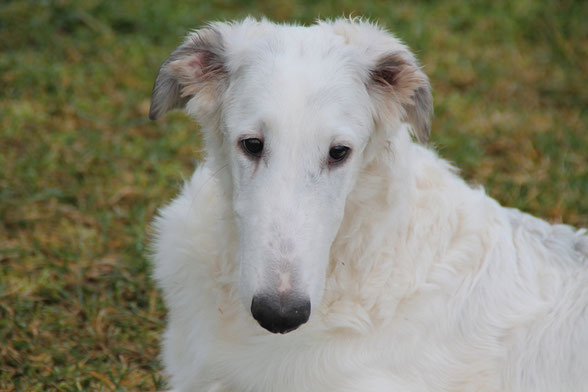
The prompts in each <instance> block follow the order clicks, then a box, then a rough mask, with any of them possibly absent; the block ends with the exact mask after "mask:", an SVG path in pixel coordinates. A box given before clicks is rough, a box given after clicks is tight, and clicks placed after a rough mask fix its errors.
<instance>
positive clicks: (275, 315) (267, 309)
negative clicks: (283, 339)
mask: <svg viewBox="0 0 588 392" xmlns="http://www.w3.org/2000/svg"><path fill="white" fill-rule="evenodd" d="M251 314H252V315H253V318H254V319H255V320H257V322H258V323H259V325H261V326H262V327H263V328H265V329H267V330H268V331H270V332H272V333H288V332H291V331H293V330H295V329H296V328H298V327H299V326H301V325H302V324H304V323H305V322H307V321H308V318H309V317H310V300H309V299H306V298H299V297H293V296H292V295H284V294H277V295H267V294H262V295H255V296H254V297H253V300H252V301H251Z"/></svg>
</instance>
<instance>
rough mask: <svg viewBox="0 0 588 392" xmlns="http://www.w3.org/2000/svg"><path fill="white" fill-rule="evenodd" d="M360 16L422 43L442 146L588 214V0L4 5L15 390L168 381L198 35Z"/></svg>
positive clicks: (48, 1)
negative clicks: (174, 247)
mask: <svg viewBox="0 0 588 392" xmlns="http://www.w3.org/2000/svg"><path fill="white" fill-rule="evenodd" d="M352 12H353V13H354V14H356V15H366V16H369V17H372V18H373V19H375V20H378V21H380V22H382V23H384V24H385V25H386V26H388V27H389V28H390V29H391V30H393V31H395V32H396V33H397V34H398V35H399V36H400V37H402V38H403V39H404V40H405V41H406V42H407V43H408V44H409V45H410V46H411V47H412V48H413V49H414V50H415V51H416V52H417V54H418V56H419V57H420V59H421V62H422V64H423V65H424V67H425V71H426V72H427V73H428V75H429V76H430V78H431V82H432V85H433V87H434V91H435V93H434V94H435V100H436V103H435V111H436V117H435V119H434V122H433V124H434V125H433V143H434V144H435V145H436V146H437V147H438V149H439V150H440V151H441V154H442V155H444V156H445V157H447V158H449V159H450V160H452V161H454V162H455V163H456V164H457V165H458V166H459V167H461V168H462V169H463V174H464V176H465V177H466V178H467V179H468V180H469V181H471V182H474V183H478V184H482V185H484V186H485V187H486V189H487V191H488V193H489V194H491V195H492V196H493V197H495V198H497V199H498V200H500V201H501V202H502V203H503V204H505V205H508V206H512V207H518V208H522V209H523V210H525V211H528V212H530V213H532V214H535V215H538V216H540V217H543V218H545V219H548V220H550V221H553V222H561V221H564V222H567V223H570V224H573V225H576V226H584V227H585V226H588V197H587V196H586V195H587V194H588V159H587V152H588V133H587V132H586V123H587V114H586V107H588V95H587V90H586V85H587V78H586V75H588V25H587V24H586V23H585V16H586V15H588V3H587V2H579V1H572V0H562V1H557V2H556V1H544V2H538V1H533V0H521V1H517V2H509V1H507V0H497V1H484V2H482V1H472V2H467V3H466V2H462V1H458V0H448V1H445V2H437V1H413V2H397V3H391V2H387V1H382V0H380V1H373V2H365V1H359V0H354V1H352V0H342V1H339V2H335V1H333V0H328V1H321V2H317V1H310V0H305V1H302V2H294V1H293V0H285V1H280V2H270V1H262V0H259V1H257V0H241V1H230V0H213V1H210V2H204V1H202V2H197V3H196V4H190V2H188V1H177V2H164V1H160V0H148V1H139V0H130V1H97V0H90V1H85V2H76V1H73V0H72V1H69V0H55V1H52V0H45V1H32V0H30V1H27V0H20V1H8V2H2V3H1V4H0V390H1V391H154V390H156V389H161V388H164V387H165V384H164V381H163V377H162V375H161V365H160V362H159V360H158V352H159V348H158V344H159V336H160V333H161V330H162V328H163V326H164V318H165V309H164V308H163V305H162V303H161V299H160V296H159V293H158V292H157V290H156V289H155V288H154V285H153V282H152V281H151V280H150V279H149V264H148V260H147V258H146V253H147V251H146V247H147V243H148V237H149V236H148V225H149V222H150V220H151V218H152V217H153V215H154V214H155V212H156V209H157V208H158V207H159V206H161V205H162V204H164V203H165V202H166V201H167V200H169V199H170V198H171V197H172V196H173V195H174V194H175V193H176V192H177V190H178V187H179V185H180V184H181V182H182V179H183V178H184V177H186V176H188V175H189V174H190V171H191V170H192V169H193V167H194V165H195V162H196V160H197V159H198V158H199V153H198V148H199V135H198V132H197V126H196V125H195V124H193V123H192V122H190V121H189V120H188V119H187V118H186V116H184V115H183V114H181V113H173V114H171V115H169V116H167V117H166V118H165V119H164V120H163V121H161V122H158V123H152V122H149V121H148V120H147V112H148V108H149V100H150V90H151V86H152V83H153V80H154V78H155V75H156V73H157V70H158V67H159V64H160V63H161V61H162V60H163V59H164V58H165V57H166V56H167V54H168V53H169V52H170V51H171V50H172V49H173V48H174V47H175V46H176V45H177V44H178V43H179V42H180V40H181V37H182V36H183V35H184V34H185V33H186V32H187V31H188V30H189V29H191V28H194V27H197V26H200V25H202V24H203V23H204V22H205V21H208V20H211V19H233V18H240V17H243V16H245V15H247V14H252V15H261V14H264V15H267V16H268V17H270V18H272V19H275V20H280V21H292V20H298V21H301V22H304V23H308V22H311V21H312V20H314V19H315V18H316V17H317V16H319V15H320V16H323V17H333V16H340V15H343V14H349V13H352Z"/></svg>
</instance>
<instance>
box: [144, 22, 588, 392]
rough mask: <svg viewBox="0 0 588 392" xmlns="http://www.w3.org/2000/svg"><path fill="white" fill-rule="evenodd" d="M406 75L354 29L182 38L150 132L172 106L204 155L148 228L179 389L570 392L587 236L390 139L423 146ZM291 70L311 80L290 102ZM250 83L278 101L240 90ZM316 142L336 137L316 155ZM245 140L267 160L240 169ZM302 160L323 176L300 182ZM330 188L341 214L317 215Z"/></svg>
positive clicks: (422, 90)
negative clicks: (200, 136) (281, 312)
mask: <svg viewBox="0 0 588 392" xmlns="http://www.w3.org/2000/svg"><path fill="white" fill-rule="evenodd" d="M317 42H318V43H317ZM186 45H188V46H190V45H196V46H195V47H192V49H190V48H187V47H186ZM203 47H204V49H202V48H203ZM350 47H351V48H350ZM341 48H343V49H341ZM357 48H366V50H364V51H363V52H361V53H362V54H361V55H360V54H359V53H358V52H352V51H351V52H348V51H349V50H357ZM315 52H316V54H318V56H315V55H314V54H313V53H315ZM388 52H389V53H392V57H390V56H388V57H387V58H386V53H388ZM309 53H311V54H309ZM399 53H400V55H399ZM353 55H356V56H358V58H359V59H354V60H353V61H355V62H356V63H353V64H352V63H351V62H350V63H349V64H347V66H346V68H345V69H341V70H339V71H338V73H337V74H334V71H333V69H332V68H329V67H330V66H331V65H329V66H325V67H324V69H320V67H321V64H323V63H322V62H327V63H328V64H331V63H329V61H331V60H330V57H329V56H331V57H333V64H336V63H337V62H344V61H346V60H345V59H348V60H349V61H351V60H350V59H352V58H353V57H354V56H353ZM309 56H310V59H309ZM346 56H348V57H346ZM361 56H364V58H361ZM398 56H400V57H398ZM383 57H384V59H383V60H382V58H383ZM297 58H300V59H301V60H300V62H299V63H297V62H296V61H297V60H296V59H297ZM268 60H269V61H270V62H271V63H272V67H271V71H270V68H268V67H267V66H266V64H267V63H268ZM285 60H286V61H285ZM260 64H263V65H260ZM415 64H416V63H415V62H414V58H413V57H412V56H411V55H410V54H409V52H407V50H406V48H405V47H404V46H403V45H401V44H400V43H399V42H398V41H396V40H395V39H394V38H392V37H391V36H389V35H388V34H387V33H384V32H383V31H381V30H379V29H377V28H376V27H374V26H372V25H369V24H366V23H364V22H356V21H345V20H340V21H336V22H332V23H322V24H319V25H317V26H313V27H310V28H303V27H291V26H276V25H273V24H271V23H269V22H266V21H262V22H256V21H252V20H249V19H248V20H245V21H244V22H241V23H239V24H233V25H229V24H217V25H213V26H212V27H211V28H210V29H209V30H205V31H204V30H203V31H201V32H199V35H198V37H197V40H196V39H195V38H191V39H190V40H189V41H187V42H186V44H185V45H184V46H182V47H180V48H179V49H178V50H177V51H176V52H174V54H172V56H170V59H169V60H168V61H167V62H166V63H164V65H163V66H162V71H161V72H160V76H159V77H158V81H157V82H156V87H155V90H154V101H153V105H152V113H151V114H152V117H154V118H157V117H159V116H161V115H162V114H163V113H165V111H167V110H169V109H172V108H174V107H180V106H183V105H186V104H187V109H188V111H189V112H190V113H191V114H194V115H196V116H198V118H199V119H200V121H201V122H202V125H203V128H204V135H205V145H206V150H207V152H208V154H209V155H208V158H207V160H206V162H204V163H203V164H202V165H201V166H200V167H199V168H198V169H197V170H196V172H195V173H194V175H193V177H192V178H191V180H190V181H188V183H187V184H186V186H185V187H184V189H183V191H182V193H181V194H180V196H179V197H178V198H177V199H176V200H175V201H174V202H173V203H172V204H171V205H169V206H168V207H166V208H164V209H163V210H162V211H161V216H160V218H158V220H157V221H156V224H155V227H156V230H157V239H156V241H155V256H154V260H155V277H156V279H157V281H158V283H159V285H160V287H161V288H162V290H163V293H164V296H165V300H166V303H167V305H168V307H169V325H168V328H167V332H166V334H165V342H164V361H165V365H166V370H167V371H168V373H169V374H170V375H171V381H172V385H173V387H174V388H176V390H177V391H179V392H187V391H223V392H245V391H252V392H253V391H254V392H262V391H268V392H269V391H280V392H287V391H349V392H351V391H355V392H360V391H361V392H370V391H378V392H383V391H390V392H392V391H587V390H588V264H587V262H588V236H587V235H586V233H585V231H583V230H580V231H575V230H574V229H573V228H571V227H569V226H564V225H555V226H552V225H549V224H548V223H546V222H544V221H542V220H539V219H536V218H533V217H531V216H529V215H527V214H524V213H521V212H520V211H518V210H514V209H507V208H503V207H501V206H500V205H498V204H497V203H496V202H495V201H494V200H492V199H491V198H489V197H487V196H486V195H485V194H484V192H483V190H481V189H472V188H471V187H469V186H468V185H467V184H466V183H465V182H464V181H463V180H462V179H461V178H459V177H458V176H457V175H456V173H455V170H454V169H453V168H452V167H451V166H450V165H449V164H448V163H447V162H445V161H444V160H442V159H440V158H439V157H437V155H436V154H435V153H434V152H433V151H431V150H429V149H427V148H425V147H423V146H421V145H419V144H417V143H415V142H413V141H412V139H411V137H410V134H409V130H408V127H407V126H406V125H404V123H405V122H408V123H410V124H411V126H412V129H413V132H414V133H415V134H416V136H417V138H419V139H420V140H425V139H426V137H427V136H428V118H424V117H427V116H428V113H427V112H428V111H430V93H428V84H427V81H426V77H424V75H422V74H421V73H420V70H419V69H418V67H415V66H414V65H415ZM194 67H196V68H197V69H196V70H195V69H194ZM365 67H367V68H368V69H366V72H365V75H363V76H357V80H354V81H352V82H345V81H342V82H341V84H338V83H339V81H338V79H344V78H345V77H346V75H347V74H349V75H353V73H354V72H361V70H362V69H363V68H365ZM299 68H310V70H311V71H316V75H307V77H308V79H307V81H308V83H305V82H303V81H300V80H299V81H297V82H296V83H294V84H290V82H291V81H288V79H289V77H290V75H291V74H296V75H298V76H300V73H301V71H300V69H299ZM342 68H343V67H342ZM276 69H277V70H278V72H277V73H276V71H275V70H276ZM282 69H283V72H281V70H282ZM307 71H308V69H305V70H303V72H302V73H304V72H307ZM368 71H369V72H368ZM254 72H255V73H261V74H263V75H264V76H263V78H264V79H263V80H264V81H265V80H269V81H271V83H270V82H268V83H269V84H268V85H266V86H262V87H264V88H272V89H275V91H279V92H282V93H281V95H272V94H273V92H272V94H269V97H266V96H264V94H266V92H265V90H263V89H262V90H256V88H260V87H259V86H258V85H259V83H256V82H259V80H257V79H255V78H253V76H251V74H252V73H254ZM331 74H333V76H332V78H331V79H330V75H331ZM276 75H278V76H277V77H276ZM315 77H316V78H317V79H313V78H315ZM190 78H196V79H197V80H196V81H192V82H191V81H190ZM302 79H304V78H302ZM227 80H228V81H227ZM280 83H282V84H280ZM346 83H347V84H346ZM361 86H366V87H365V90H361V89H362V87H361ZM330 87H332V88H330ZM314 88H318V89H319V90H320V91H329V92H330V93H332V94H333V96H332V97H328V98H325V99H321V97H319V99H316V96H314V95H313V94H314V93H316V91H313V90H312V89H314ZM353 89H356V90H361V91H359V92H358V91H356V90H353ZM311 90H312V91H311ZM272 91H273V90H272ZM309 91H310V93H309ZM245 93H248V94H245ZM386 93H389V94H391V98H390V102H391V103H390V102H387V101H386V100H385V99H384V98H383V97H384V95H385V94H386ZM345 94H349V97H348V98H349V99H346V97H345ZM240 95H243V96H244V98H243V99H241V98H240ZM219 97H220V98H219ZM312 99H314V100H315V101H313V102H314V103H313V104H312V105H308V107H307V106H305V105H304V102H307V101H308V100H312ZM257 100H260V101H261V102H262V104H261V105H258V106H256V101H257ZM333 101H337V105H338V106H337V105H334V104H332V102H333ZM347 101H348V102H347ZM368 101H369V102H368ZM317 102H318V103H317ZM274 105H275V106H274ZM321 105H323V106H321ZM260 108H261V109H263V110H260ZM354 108H356V109H355V111H356V112H357V113H360V114H356V115H353V114H349V112H350V111H353V109H354ZM268 113H269V114H268ZM325 113H327V114H325ZM260 115H265V116H269V117H271V116H272V115H273V116H274V117H272V118H273V121H270V120H267V118H269V117H266V120H267V121H265V123H264V126H263V127H260V128H261V129H262V130H261V131H260V130H259V129H254V128H255V126H250V124H253V123H254V122H250V123H248V122H247V119H248V116H249V117H251V116H253V117H255V118H256V119H257V118H258V117H259V116H260ZM325 116H326V117H325ZM345 116H350V117H345ZM276 118H277V120H276ZM280 118H285V119H286V120H284V121H283V122H280V121H279V119H280ZM370 119H371V120H372V121H371V122H370ZM239 124H246V125H244V126H243V128H244V129H238V128H239V126H238V125H239ZM268 124H269V125H268ZM272 124H273V125H272ZM316 124H319V125H318V126H315V125H316ZM321 124H327V125H328V126H325V127H324V129H327V128H329V129H338V131H332V132H331V133H329V131H326V130H325V131H321V132H324V133H325V135H326V136H325V140H323V139H320V138H319V137H318V136H315V134H317V133H318V131H317V129H319V128H320V127H321V126H322V125H321ZM345 124H352V125H349V127H350V129H349V130H346V131H340V129H342V128H343V127H345V126H346V125H345ZM317 127H318V128H317ZM286 128H289V129H288V133H287V136H284V135H283V134H282V133H284V132H286ZM236 129H237V130H236ZM243 132H244V133H243ZM358 133H359V136H356V135H357V134H358ZM243 134H245V135H246V136H245V138H244V137H242V136H241V135H243ZM252 134H253V136H255V139H256V140H258V141H259V140H261V141H263V142H264V144H263V145H264V150H263V154H267V155H259V157H258V156H257V155H255V154H253V155H252V153H251V151H249V149H248V147H244V148H245V150H247V151H246V153H245V155H246V157H243V156H240V155H239V154H243V151H241V150H240V149H242V144H241V143H242V142H243V140H251V139H252V138H251V135H252ZM321 137H322V136H321ZM284 138H289V139H287V141H285V140H286V139H284ZM297 138H298V139H300V138H303V140H302V141H301V140H298V139H297ZM313 138H314V139H313ZM321 143H323V144H324V146H323V145H322V144H321ZM283 145H288V146H289V147H290V149H289V150H285V149H284V150H280V148H281V146H283ZM315 145H316V146H317V147H316V148H315ZM304 146H307V148H308V150H309V152H306V150H305V149H304V148H303V147H304ZM321 146H322V147H321ZM325 146H326V147H325ZM329 146H330V147H329ZM333 146H336V147H340V146H345V147H346V148H347V147H348V148H349V151H350V156H349V157H344V158H343V159H341V160H337V159H334V158H333V156H335V157H337V154H336V152H337V151H340V150H341V149H340V148H339V150H337V148H336V147H333ZM321 148H323V150H321ZM329 148H330V150H329ZM314 149H316V150H320V151H318V152H312V151H310V150H314ZM290 150H294V151H296V153H292V154H289V152H290ZM335 150H337V151H335ZM266 151H267V153H266ZM278 151H281V152H280V153H278ZM333 151H334V152H333ZM247 154H249V155H247ZM304 154H307V155H304ZM312 154H315V155H316V157H319V158H320V157H321V156H323V155H324V156H326V155H327V154H328V156H329V158H328V160H327V161H320V162H322V163H317V166H316V170H315V169H314V167H313V166H312V162H313V159H315V155H312ZM235 156H237V157H235ZM279 157H285V158H284V160H283V162H282V161H279V160H278V158H279ZM319 158H317V160H316V162H319ZM321 159H322V158H321ZM299 160H300V161H303V163H299ZM280 162H281V163H280ZM340 162H341V163H340ZM274 164H275V166H278V169H279V170H277V169H276V171H272V168H273V166H274ZM280 165H282V166H280ZM313 170H315V171H314V172H313ZM284 176H285V178H283V177H284ZM260 177H261V179H259V180H257V178H260ZM300 177H304V180H300ZM243 178H244V179H243ZM308 178H310V180H309V179H308ZM247 181H249V182H247ZM255 181H258V182H255ZM264 181H265V182H264ZM276 182H277V183H279V187H278V188H271V187H272V184H274V183H276ZM290 183H292V184H295V186H296V187H297V188H296V189H294V190H293V189H292V188H290V187H289V184H290ZM325 184H326V185H325ZM335 187H336V189H337V190H338V191H339V192H340V193H343V195H342V196H340V195H339V194H330V195H329V197H327V198H326V199H325V200H322V199H321V197H322V196H321V195H322V194H324V193H328V192H329V190H330V189H333V188H335ZM258 189H261V190H260V191H259V193H256V192H257V190H258ZM283 189H286V190H287V191H282V190H283ZM299 189H303V190H304V192H299ZM281 192H284V193H281ZM312 192H318V193H317V195H318V196H317V195H314V194H312V195H311V196H312V197H308V198H305V197H304V193H309V194H311V193H312ZM299 193H301V194H302V196H300V195H298V194H299ZM252 195H253V196H252ZM292 195H294V196H292ZM260 198H261V199H263V200H261V202H259V201H258V199H260ZM275 199H279V201H278V202H274V200H275ZM259 203H261V204H259ZM258 204H259V205H260V206H259V207H257V206H258ZM314 204H318V205H319V207H316V206H315V205H314ZM313 208H317V209H316V210H313ZM265 209H267V210H269V211H270V212H269V214H270V215H269V217H268V216H267V215H265V212H264V210H265ZM322 209H326V210H328V209H333V210H334V212H328V211H327V212H322ZM248 211H250V214H249V213H248ZM308 211H312V213H309V212H308ZM246 215H252V216H254V218H255V219H253V218H250V217H249V216H246ZM298 215H303V216H304V219H303V218H299V217H298ZM315 216H316V217H319V218H320V220H319V221H318V222H317V221H316V219H315V218H314V217H315ZM284 217H285V218H284ZM249 219H252V220H249ZM317 219H318V218H317ZM268 222H269V223H268ZM321 222H324V226H325V227H326V228H325V227H321ZM289 226H292V227H289ZM331 226H333V227H331ZM251 233H253V234H251ZM315 239H316V241H315ZM252 241H253V245H252ZM313 241H314V242H313ZM276 242H277V243H278V244H277V245H276V244H275V243H276ZM323 243H325V244H323ZM260 249H261V250H260ZM308 249H311V251H308ZM324 249H327V250H326V253H325V251H324ZM256 260H262V261H259V262H258V261H256ZM276 260H277V261H276ZM306 260H311V261H312V263H310V262H307V261H306ZM256 263H257V264H256ZM317 265H318V266H317ZM308 271H310V272H308ZM308 282H310V283H308ZM259 293H263V294H264V295H265V297H264V298H268V297H270V298H278V299H279V301H281V302H279V304H280V305H279V306H282V307H285V306H286V305H284V303H286V302H284V301H286V300H285V299H284V298H286V299H287V300H288V301H290V300H292V301H294V300H296V301H298V302H297V303H300V302H302V303H305V304H306V305H307V306H309V308H308V309H311V310H312V316H310V318H308V315H306V317H305V318H303V319H301V320H298V321H296V323H295V324H296V325H290V324H288V325H287V326H286V327H283V328H282V327H281V326H278V327H276V326H275V325H274V324H272V323H267V322H266V321H265V319H264V318H263V317H264V316H263V317H262V316H259V315H258V314H257V315H256V309H255V306H256V305H255V300H256V298H259ZM251 298H253V302H251ZM292 298H293V299H292ZM277 301H278V300H277ZM288 303H289V302H288ZM243 304H245V307H244V306H243ZM249 304H251V312H253V315H254V317H255V319H254V317H252V314H251V313H250V312H249V311H248V310H247V308H248V307H249ZM310 304H312V305H310ZM280 309H282V308H280ZM297 309H298V308H297ZM297 312H298V311H297ZM298 313H299V312H298ZM298 313H297V314H298ZM297 317H298V316H297ZM256 319H257V320H258V322H259V324H258V322H256ZM306 319H308V322H306ZM282 321H283V320H282ZM290 321H291V320H288V322H290ZM280 322H281V321H280V320H278V324H279V323H280ZM305 322H306V323H305ZM302 324H304V325H302ZM260 325H261V326H263V328H266V329H268V330H270V331H272V332H281V333H286V332H289V333H287V334H285V335H275V334H271V333H269V332H268V331H266V330H264V329H263V328H261V326H260ZM300 325H301V326H300ZM292 327H293V328H292ZM297 327H299V329H297V330H296V331H294V332H290V331H291V330H292V329H296V328H297ZM274 328H277V329H274Z"/></svg>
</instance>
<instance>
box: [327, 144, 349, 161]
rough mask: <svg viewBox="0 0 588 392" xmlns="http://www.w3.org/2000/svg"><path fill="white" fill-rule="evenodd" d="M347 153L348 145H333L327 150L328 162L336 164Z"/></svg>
mask: <svg viewBox="0 0 588 392" xmlns="http://www.w3.org/2000/svg"><path fill="white" fill-rule="evenodd" d="M348 155H349V147H345V146H334V147H331V149H330V150H329V163H330V164H337V163H341V162H343V161H344V160H345V159H346V158H347V156H348Z"/></svg>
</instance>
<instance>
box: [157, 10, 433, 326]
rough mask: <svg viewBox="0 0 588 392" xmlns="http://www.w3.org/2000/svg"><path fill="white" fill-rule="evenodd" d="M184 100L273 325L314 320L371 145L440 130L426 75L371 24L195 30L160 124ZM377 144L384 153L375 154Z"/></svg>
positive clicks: (261, 310)
mask: <svg viewBox="0 0 588 392" xmlns="http://www.w3.org/2000/svg"><path fill="white" fill-rule="evenodd" d="M174 108H185V109H186V110H187V112H188V113H190V114H192V115H193V116H195V117H196V118H197V119H198V120H199V121H200V123H201V124H202V127H203V130H204V137H205V145H206V150H207V152H208V153H209V158H208V159H209V160H210V162H211V163H210V164H211V165H212V166H213V169H214V168H215V167H216V168H218V169H221V170H224V171H225V173H226V175H225V176H224V177H225V179H226V180H225V182H224V186H225V188H226V189H225V190H226V192H227V194H229V195H231V197H232V203H233V211H234V216H235V221H236V225H237V229H238V232H239V236H240V245H239V252H238V258H239V260H238V262H239V270H240V287H239V290H240V295H241V298H242V300H243V302H244V303H245V305H246V306H247V307H248V308H249V309H250V310H251V313H252V315H253V317H254V318H255V319H256V320H257V321H258V322H259V324H260V325H261V326H262V327H264V328H265V329H267V330H269V331H271V332H274V333H278V332H279V333H286V332H289V331H291V330H294V329H296V328H297V327H298V326H300V325H301V324H303V323H305V322H306V321H307V320H308V318H309V316H310V311H311V308H312V307H316V306H318V304H319V303H320V300H321V298H322V293H323V288H324V282H325V274H326V270H327V266H328V264H329V252H330V248H331V244H332V243H333V240H334V238H335V236H336V234H337V232H338V230H339V227H340V225H341V222H342V219H343V213H344V209H345V202H346V198H347V195H348V194H349V193H350V191H351V189H352V188H353V186H354V184H355V182H356V180H357V177H358V176H359V175H360V172H361V169H362V168H363V165H364V164H365V162H366V154H368V149H370V148H371V147H370V148H368V146H370V144H373V143H374V140H376V139H377V140H379V141H382V140H383V141H386V138H390V137H392V135H385V136H383V137H382V136H380V137H377V138H376V137H375V136H374V135H375V134H376V133H377V132H380V133H382V132H394V130H397V129H399V126H400V124H401V123H403V122H404V123H409V124H410V125H411V128H412V130H413V133H414V135H415V136H416V138H417V139H418V140H419V141H421V142H424V141H426V140H427V138H428V135H429V118H430V114H431V111H432V98H431V92H430V87H429V83H428V80H427V77H426V76H425V75H424V73H423V72H422V71H421V70H420V68H419V66H418V64H417V62H416V60H415V58H414V56H413V55H412V54H411V53H410V52H409V50H408V49H407V48H406V47H405V46H404V45H403V44H401V43H400V42H399V41H398V40H397V39H396V38H394V37H393V36H391V35H390V34H388V33H386V32H385V31H383V30H381V29H380V28H378V27H376V26H374V25H372V24H370V23H367V22H362V21H355V20H344V19H341V20H337V21H334V22H319V23H318V24H317V25H314V26H311V27H299V26H279V25H275V24H272V23H270V22H267V21H256V20H252V19H246V20H244V21H243V22H240V23H234V24H229V23H215V24H212V25H210V26H209V27H208V28H205V29H202V30H198V31H196V32H194V33H192V34H191V35H190V36H188V38H187V39H186V41H185V42H184V43H183V44H182V45H181V46H179V47H178V48H177V49H176V50H175V51H174V52H173V53H172V54H171V55H170V56H169V58H168V59H167V60H166V61H165V62H164V63H163V65H162V66H161V69H160V71H159V75H158V76H157V80H156V81H155V86H154V88H153V97H152V103H151V111H150V118H152V119H158V118H160V117H161V116H163V115H164V114H165V113H166V112H167V111H168V110H171V109H174ZM371 149H373V148H371Z"/></svg>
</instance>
